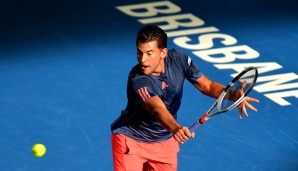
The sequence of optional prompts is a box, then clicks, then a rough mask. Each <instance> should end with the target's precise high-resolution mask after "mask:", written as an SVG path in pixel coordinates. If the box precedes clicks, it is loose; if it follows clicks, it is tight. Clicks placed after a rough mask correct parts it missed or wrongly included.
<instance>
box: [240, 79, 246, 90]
mask: <svg viewBox="0 0 298 171" xmlns="http://www.w3.org/2000/svg"><path fill="white" fill-rule="evenodd" d="M246 84H247V81H246V80H244V81H243V83H242V84H241V87H240V88H241V89H244V88H245V86H246Z"/></svg>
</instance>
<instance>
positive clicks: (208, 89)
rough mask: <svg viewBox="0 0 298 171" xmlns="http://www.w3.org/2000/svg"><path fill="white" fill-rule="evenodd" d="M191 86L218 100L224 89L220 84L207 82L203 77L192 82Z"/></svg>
mask: <svg viewBox="0 0 298 171" xmlns="http://www.w3.org/2000/svg"><path fill="white" fill-rule="evenodd" d="M193 85H194V86H195V87H196V88H197V89H198V90H199V91H200V92H202V93H203V94H205V95H207V96H209V97H212V98H218V97H219V96H220V94H221V92H222V91H223V90H224V89H225V87H224V86H223V85H222V84H219V83H217V82H214V81H211V80H209V79H208V78H207V77H206V76H205V75H202V76H201V77H200V78H199V79H197V80H196V81H195V82H193Z"/></svg>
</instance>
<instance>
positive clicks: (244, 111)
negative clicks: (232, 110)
mask: <svg viewBox="0 0 298 171" xmlns="http://www.w3.org/2000/svg"><path fill="white" fill-rule="evenodd" d="M242 111H243V113H244V115H245V116H246V117H248V113H247V111H246V107H245V106H243V107H242Z"/></svg>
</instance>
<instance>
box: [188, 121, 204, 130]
mask: <svg viewBox="0 0 298 171" xmlns="http://www.w3.org/2000/svg"><path fill="white" fill-rule="evenodd" d="M201 125H202V124H201V123H200V122H195V123H194V124H192V125H191V126H190V127H189V128H188V129H189V131H190V133H193V132H195V130H196V129H197V128H198V127H199V126H201Z"/></svg>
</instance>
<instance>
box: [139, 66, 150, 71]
mask: <svg viewBox="0 0 298 171" xmlns="http://www.w3.org/2000/svg"><path fill="white" fill-rule="evenodd" d="M140 67H141V69H142V70H144V69H146V68H148V67H149V66H146V65H141V66H140Z"/></svg>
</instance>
